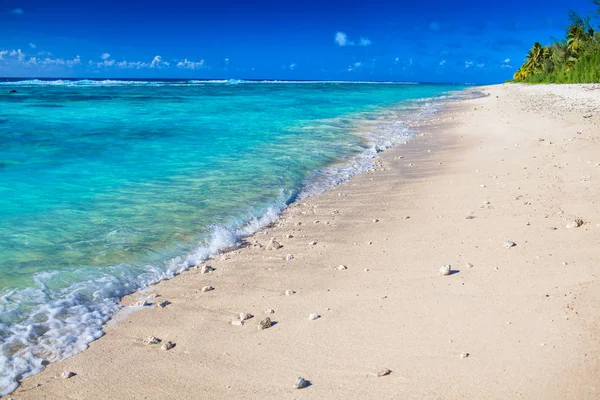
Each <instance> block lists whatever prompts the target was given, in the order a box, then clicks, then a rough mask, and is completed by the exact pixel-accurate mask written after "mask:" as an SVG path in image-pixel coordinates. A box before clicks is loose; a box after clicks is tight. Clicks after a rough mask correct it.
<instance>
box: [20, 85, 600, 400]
mask: <svg viewBox="0 0 600 400" xmlns="http://www.w3.org/2000/svg"><path fill="white" fill-rule="evenodd" d="M483 90H484V91H485V92H486V93H489V94H490V95H489V96H487V97H484V98H480V99H475V100H467V101H462V102H460V103H456V104H453V105H449V106H448V107H447V110H446V111H445V112H444V113H441V114H438V115H437V116H436V117H434V118H433V119H432V120H430V121H428V122H427V123H426V124H425V125H424V126H423V127H421V132H422V134H421V135H420V136H419V137H418V138H416V139H415V140H413V141H411V142H410V143H409V144H407V145H403V146H399V147H397V148H395V149H392V150H389V151H386V152H384V153H382V154H381V157H380V158H378V159H377V161H376V165H377V166H376V168H375V170H374V171H371V172H368V173H364V174H360V175H357V176H356V177H354V178H353V179H351V180H350V181H348V182H346V183H344V184H342V185H340V186H338V187H336V188H334V189H332V190H330V191H328V192H327V193H324V194H322V195H319V196H315V197H313V198H309V199H307V200H305V201H301V202H299V203H297V204H294V205H293V206H292V207H290V209H289V210H287V211H286V212H285V214H284V215H283V217H282V218H281V219H280V220H279V221H278V222H277V223H276V224H275V226H273V227H270V228H268V229H266V230H264V231H263V232H259V233H257V234H256V235H254V236H253V237H250V238H248V242H249V243H250V244H251V243H253V242H254V241H257V242H259V243H260V244H262V245H263V246H266V245H267V244H268V243H269V239H270V238H272V237H274V238H276V239H277V241H279V242H280V243H281V244H282V245H283V247H282V248H281V249H278V250H267V249H265V247H262V248H258V247H257V246H252V245H250V246H248V247H246V248H243V249H240V250H236V251H233V252H230V253H228V254H226V255H225V256H222V257H219V259H218V260H214V261H211V262H209V263H210V264H211V265H212V267H214V268H215V271H214V272H212V273H210V274H201V273H200V270H194V269H192V270H190V271H188V272H186V273H183V274H181V275H180V276H178V277H176V278H175V279H172V280H170V281H166V282H162V283H160V284H158V285H156V286H154V287H153V290H152V291H151V292H146V293H137V294H135V295H132V296H129V297H127V298H125V299H123V301H124V303H125V304H129V303H131V302H133V301H136V300H139V299H144V298H145V297H146V296H147V295H148V294H150V293H157V294H159V295H160V297H159V298H157V299H154V300H152V301H164V300H168V301H170V302H171V304H169V305H168V306H167V307H165V308H157V307H144V309H143V310H139V311H136V312H133V313H129V314H124V315H121V316H120V317H119V319H120V321H119V322H118V323H116V324H111V326H109V327H108V328H107V330H106V335H105V336H104V337H103V338H101V339H100V340H98V341H96V342H94V343H92V344H91V345H90V348H89V349H88V350H87V351H85V352H83V353H81V354H79V355H76V356H74V357H71V358H70V359H68V360H65V361H62V362H58V363H56V364H52V365H50V366H48V367H47V369H46V370H45V371H44V372H43V373H41V374H39V375H37V376H34V377H31V378H28V379H25V380H24V382H23V384H22V386H21V387H20V388H19V389H18V390H17V391H16V392H15V393H13V394H12V395H10V396H8V397H9V398H13V399H203V398H206V399H232V398H239V399H241V398H243V399H250V398H261V399H282V398H310V399H365V398H366V399H371V398H377V399H513V398H523V399H598V398H600V366H599V359H600V358H599V356H600V347H599V345H600V343H599V340H598V334H599V332H600V325H599V320H600V313H599V312H598V309H599V304H600V281H599V278H598V277H599V275H600V262H599V261H600V256H599V248H598V245H599V244H600V214H599V210H600V204H599V203H600V192H599V188H600V165H599V163H600V126H599V124H600V116H599V115H600V113H599V111H600V87H599V86H597V85H596V86H593V85H587V86H519V85H499V86H491V87H485V88H483ZM400 157H402V158H400ZM577 218H580V219H581V220H582V221H583V222H584V224H583V225H582V226H580V227H577V228H567V227H566V226H567V224H569V223H570V222H572V221H574V220H576V219H577ZM317 221H318V222H317ZM375 221H377V222H375ZM287 235H292V236H293V237H287ZM507 240H508V241H512V242H514V243H516V246H515V247H512V248H506V247H505V246H504V242H505V241H507ZM312 241H315V242H316V244H314V245H310V244H309V243H310V242H312ZM288 254H292V255H293V259H292V260H286V256H287V255H288ZM467 263H470V264H472V267H470V266H467ZM448 264H450V265H451V266H452V273H451V274H450V275H448V276H442V275H440V273H439V271H438V270H439V268H440V267H441V266H443V265H448ZM339 265H345V266H346V267H347V269H346V270H338V269H337V267H338V266H339ZM207 285H211V286H213V287H214V288H215V290H213V291H208V292H202V291H201V289H202V287H204V286H207ZM286 289H292V290H294V291H295V292H296V293H295V294H293V295H291V296H286V295H284V292H285V290H286ZM266 309H273V310H274V313H273V314H268V315H267V314H265V310H266ZM240 312H245V313H251V314H253V315H254V318H252V319H250V320H248V321H246V322H245V324H244V325H243V326H239V325H232V324H231V321H232V320H234V319H235V318H239V317H238V316H239V313H240ZM311 313H317V314H318V315H320V318H318V319H316V320H310V319H309V314H311ZM266 316H269V317H270V318H271V319H272V320H273V321H274V322H276V324H275V325H274V326H272V327H271V328H269V329H266V330H258V329H257V325H258V322H259V321H260V320H262V319H263V318H265V317H266ZM150 335H153V336H156V337H158V338H160V339H162V340H163V341H172V342H174V343H175V344H176V346H175V347H174V348H173V349H171V350H168V351H164V350H161V349H160V345H154V346H147V345H144V344H141V343H140V339H143V338H145V337H147V336H150ZM461 353H468V357H466V358H463V357H461ZM384 368H388V369H389V370H391V373H390V374H389V375H388V376H384V377H377V373H378V372H379V371H380V370H382V369H384ZM63 371H72V372H74V373H76V375H75V376H74V377H72V378H70V379H64V378H61V377H60V374H61V373H62V372H63ZM298 376H301V377H303V378H304V379H306V380H307V381H309V382H310V385H309V386H308V387H307V388H304V389H299V390H297V389H294V388H293V384H294V382H295V380H296V378H297V377H298Z"/></svg>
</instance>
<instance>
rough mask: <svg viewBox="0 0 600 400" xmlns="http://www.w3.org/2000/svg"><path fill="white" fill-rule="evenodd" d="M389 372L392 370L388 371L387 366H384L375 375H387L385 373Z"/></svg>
mask: <svg viewBox="0 0 600 400" xmlns="http://www.w3.org/2000/svg"><path fill="white" fill-rule="evenodd" d="M391 373H392V371H390V370H389V369H387V368H384V369H382V370H380V371H379V372H378V373H377V376H380V377H381V376H387V375H389V374H391Z"/></svg>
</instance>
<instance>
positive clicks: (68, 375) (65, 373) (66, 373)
mask: <svg viewBox="0 0 600 400" xmlns="http://www.w3.org/2000/svg"><path fill="white" fill-rule="evenodd" d="M75 375H77V374H76V373H75V372H73V371H63V372H62V374H60V377H61V378H63V379H69V378H72V377H74V376H75Z"/></svg>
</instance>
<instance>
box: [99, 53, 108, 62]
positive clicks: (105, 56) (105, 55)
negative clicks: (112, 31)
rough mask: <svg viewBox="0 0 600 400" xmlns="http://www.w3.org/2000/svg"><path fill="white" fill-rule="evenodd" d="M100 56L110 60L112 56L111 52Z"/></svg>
mask: <svg viewBox="0 0 600 400" xmlns="http://www.w3.org/2000/svg"><path fill="white" fill-rule="evenodd" d="M100 58H101V59H103V60H108V59H109V58H110V53H104V54H102V55H101V56H100Z"/></svg>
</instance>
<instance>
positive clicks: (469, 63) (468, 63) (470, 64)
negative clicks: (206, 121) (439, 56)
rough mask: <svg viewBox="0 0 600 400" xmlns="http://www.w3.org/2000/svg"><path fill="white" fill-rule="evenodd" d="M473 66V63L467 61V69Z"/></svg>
mask: <svg viewBox="0 0 600 400" xmlns="http://www.w3.org/2000/svg"><path fill="white" fill-rule="evenodd" d="M472 65H473V61H465V68H469V67H471V66H472Z"/></svg>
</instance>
